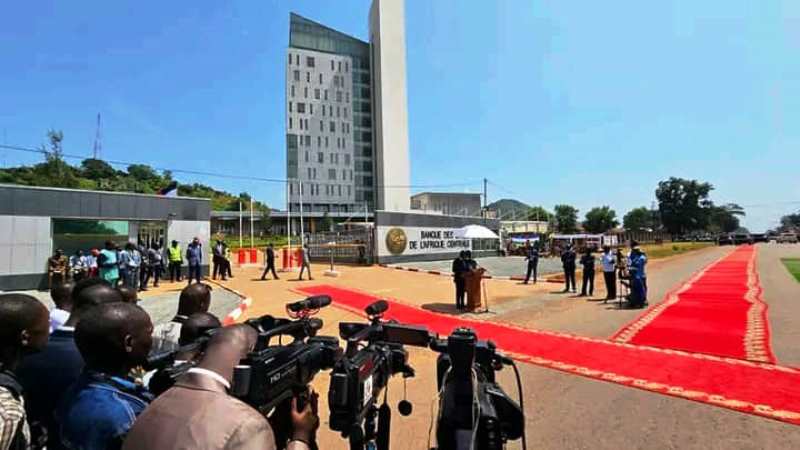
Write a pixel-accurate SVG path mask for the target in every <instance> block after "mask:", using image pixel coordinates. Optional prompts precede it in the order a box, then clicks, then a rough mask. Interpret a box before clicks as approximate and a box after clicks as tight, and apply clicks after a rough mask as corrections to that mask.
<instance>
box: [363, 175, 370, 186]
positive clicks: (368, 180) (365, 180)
mask: <svg viewBox="0 0 800 450" xmlns="http://www.w3.org/2000/svg"><path fill="white" fill-rule="evenodd" d="M364 186H372V177H364Z"/></svg>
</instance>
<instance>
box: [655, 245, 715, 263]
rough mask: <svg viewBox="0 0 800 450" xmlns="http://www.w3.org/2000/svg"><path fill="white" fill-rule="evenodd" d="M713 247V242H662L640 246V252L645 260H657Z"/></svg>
mask: <svg viewBox="0 0 800 450" xmlns="http://www.w3.org/2000/svg"><path fill="white" fill-rule="evenodd" d="M714 245H715V244H714V243H713V242H664V243H663V244H661V245H656V244H645V245H642V250H644V252H645V253H646V254H647V258H649V259H659V258H666V257H669V256H675V255H680V254H683V253H688V252H693V251H695V250H700V249H703V248H706V247H712V246H714Z"/></svg>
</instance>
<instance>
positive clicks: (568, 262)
mask: <svg viewBox="0 0 800 450" xmlns="http://www.w3.org/2000/svg"><path fill="white" fill-rule="evenodd" d="M594 253H595V248H593V247H586V248H584V249H583V251H582V254H581V257H580V259H578V255H577V252H576V251H575V248H574V247H573V245H571V244H570V245H567V247H566V248H565V249H564V250H563V251H562V252H561V265H562V268H563V270H564V290H563V291H562V292H564V293H568V292H572V293H577V285H576V282H575V271H576V269H577V266H576V261H577V262H579V263H580V264H581V266H582V268H583V280H582V283H581V293H580V294H579V296H580V297H586V296H592V295H594V278H595V273H596V272H595V263H596V260H597V258H596V257H595V255H594ZM600 264H601V266H602V269H603V280H604V282H605V285H606V298H605V300H614V299H616V298H617V295H618V290H617V283H618V282H619V283H620V284H621V285H622V286H624V287H625V288H626V289H628V290H629V293H628V294H627V295H626V296H625V300H626V302H627V303H626V305H627V307H629V308H643V307H645V306H646V305H647V272H646V270H645V267H646V266H647V255H646V254H645V253H644V251H642V249H641V247H640V246H639V244H638V243H637V242H635V241H631V243H630V253H629V254H628V255H627V256H626V255H625V254H624V253H623V251H622V249H621V248H617V249H616V251H612V249H611V247H610V246H608V245H604V246H603V253H602V255H601V256H600ZM529 272H530V269H529ZM534 272H535V269H534Z"/></svg>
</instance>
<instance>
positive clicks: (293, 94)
mask: <svg viewBox="0 0 800 450" xmlns="http://www.w3.org/2000/svg"><path fill="white" fill-rule="evenodd" d="M292 97H294V86H292Z"/></svg>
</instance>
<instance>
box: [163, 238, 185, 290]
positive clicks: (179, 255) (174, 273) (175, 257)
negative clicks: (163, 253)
mask: <svg viewBox="0 0 800 450" xmlns="http://www.w3.org/2000/svg"><path fill="white" fill-rule="evenodd" d="M167 259H168V260H169V281H171V282H173V283H174V282H176V281H181V266H182V265H183V250H182V249H181V245H180V244H178V241H172V245H171V246H169V248H167Z"/></svg>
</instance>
